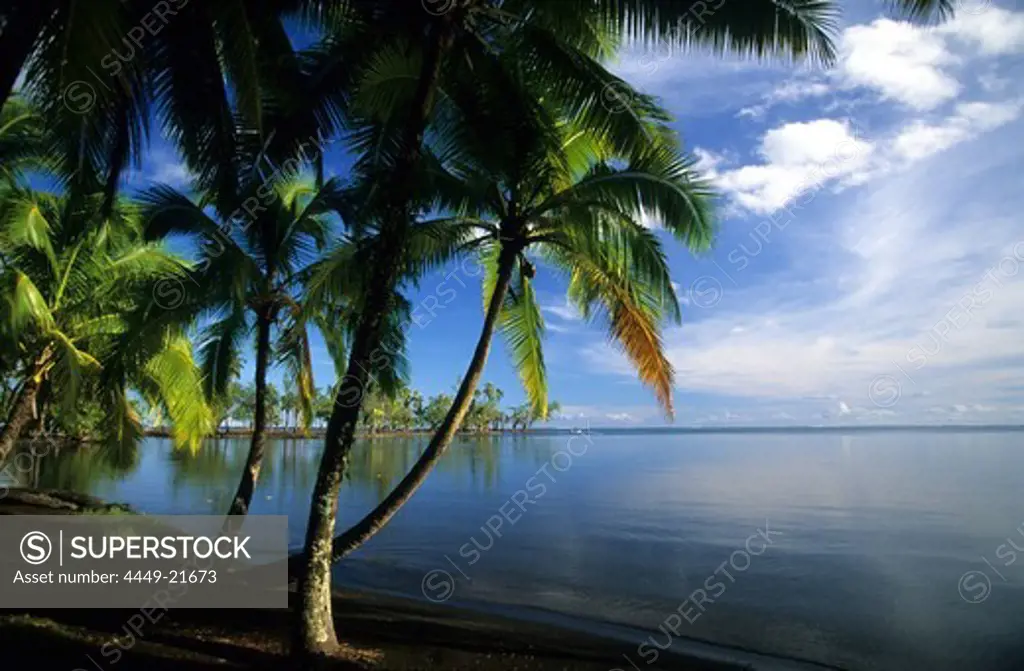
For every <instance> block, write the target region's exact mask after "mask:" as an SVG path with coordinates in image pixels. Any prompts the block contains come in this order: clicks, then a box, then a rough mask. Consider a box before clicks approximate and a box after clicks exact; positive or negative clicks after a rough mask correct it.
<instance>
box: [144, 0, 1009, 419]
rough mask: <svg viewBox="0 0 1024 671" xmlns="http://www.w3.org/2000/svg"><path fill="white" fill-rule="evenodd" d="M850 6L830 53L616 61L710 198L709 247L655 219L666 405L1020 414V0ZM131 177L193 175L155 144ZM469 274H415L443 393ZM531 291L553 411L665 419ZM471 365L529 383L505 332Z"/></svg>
mask: <svg viewBox="0 0 1024 671" xmlns="http://www.w3.org/2000/svg"><path fill="white" fill-rule="evenodd" d="M842 4H843V5H844V8H845V13H844V16H843V17H842V26H841V30H840V33H839V35H838V40H837V43H838V46H839V50H840V58H839V61H838V63H837V64H836V66H835V67H834V68H832V69H831V70H828V71H825V70H823V69H821V68H812V67H809V66H805V65H793V64H786V63H759V62H753V61H743V60H736V59H719V58H712V57H710V56H707V55H702V54H694V53H678V52H673V51H671V50H667V49H661V50H653V51H640V50H628V51H626V52H625V53H623V54H622V56H621V57H620V59H619V60H618V61H617V62H616V63H614V64H611V67H612V68H613V69H614V70H615V71H616V72H617V73H618V74H620V75H621V76H623V77H625V78H626V79H627V80H629V81H630V82H631V83H633V84H634V85H636V86H637V87H638V88H640V89H642V90H644V91H645V92H648V93H651V94H654V95H657V96H659V97H660V98H661V99H662V101H663V102H664V104H665V105H666V107H667V108H668V109H669V110H670V111H671V112H672V113H673V114H674V115H675V117H676V119H677V122H676V127H677V128H678V130H679V131H680V133H681V134H682V136H683V138H684V141H685V144H686V146H687V147H688V148H689V149H690V150H691V151H692V152H694V153H695V154H697V156H699V157H700V161H701V163H700V165H701V167H702V169H703V170H704V171H705V172H706V174H707V175H708V176H709V177H710V178H711V179H713V181H714V182H715V184H716V185H717V187H718V189H719V190H720V192H721V194H722V198H721V202H720V225H721V230H720V233H719V236H718V239H717V242H716V245H715V249H714V250H713V251H712V252H710V253H708V254H706V255H703V256H701V257H700V258H695V257H693V256H692V255H690V254H689V253H688V252H687V251H686V250H685V249H683V248H682V247H681V246H680V245H679V244H678V243H676V242H675V241H674V240H673V239H672V238H670V237H669V236H667V235H664V234H662V235H663V236H664V240H665V243H666V246H667V248H668V252H669V259H670V266H671V268H672V272H673V277H674V279H675V281H676V282H677V284H678V287H677V290H678V294H679V297H680V301H681V303H682V307H683V324H682V325H681V326H679V327H673V328H670V329H668V330H667V331H666V332H665V345H666V348H667V351H668V354H669V357H670V359H671V361H672V363H673V364H674V366H675V368H676V393H675V403H676V419H675V422H674V424H675V425H677V426H684V427H685V426H694V425H700V426H720V425H789V424H795V425H808V424H824V425H829V424H844V425H845V424H886V423H900V424H937V423H939V424H941V423H1003V422H1020V421H1022V420H1024V396H1022V390H1024V338H1021V328H1020V327H1021V326H1022V319H1024V316H1022V309H1024V281H1022V277H1024V273H1021V272H1020V266H1021V265H1024V225H1022V221H1021V215H1020V213H1021V212H1022V211H1024V208H1022V206H1024V192H1022V189H1021V184H1022V180H1021V177H1022V173H1024V142H1022V140H1024V121H1022V119H1021V117H1022V113H1024V77H1022V76H1021V75H1022V72H1024V67H1022V66H1024V11H1016V10H1014V9H1011V8H1012V7H1013V5H1011V4H1005V5H1002V6H1000V5H999V4H998V3H990V2H986V1H985V0H963V2H962V7H961V10H962V11H961V12H960V13H959V14H958V16H957V18H955V19H953V20H950V21H946V22H944V23H941V24H937V25H928V26H924V25H914V24H911V23H907V22H902V21H900V20H899V19H898V18H896V17H893V16H892V15H891V14H889V13H887V12H886V11H885V6H884V3H878V2H859V3H858V2H843V3H842ZM329 156H330V157H331V159H332V160H330V161H329V162H328V168H329V170H334V171H336V172H339V173H340V172H342V170H343V165H344V163H343V158H342V157H341V156H339V155H337V152H332V153H331V154H329ZM140 177H144V178H145V179H152V180H158V181H167V182H171V183H176V184H179V185H181V184H184V182H185V180H186V179H187V173H186V171H185V170H184V169H183V168H182V167H181V165H180V162H179V161H178V159H177V158H176V157H175V156H174V154H173V152H172V151H170V150H169V149H168V148H167V147H166V145H163V144H161V143H160V142H159V141H157V142H155V143H154V147H153V149H152V151H151V153H150V155H149V156H148V159H147V161H146V162H145V167H144V169H143V174H142V175H140ZM648 223H649V225H651V226H652V227H654V228H655V229H656V228H657V226H658V224H657V222H656V221H650V222H648ZM445 276H447V277H448V278H447V279H445ZM479 279H480V277H479V273H478V271H477V268H476V266H475V264H474V263H473V262H472V261H466V262H465V263H463V264H461V265H460V264H453V265H452V266H451V267H450V268H449V269H447V271H446V272H444V273H437V274H436V275H433V276H430V277H427V278H424V279H423V281H422V282H421V283H420V286H419V288H418V289H417V290H413V291H411V292H410V297H411V298H412V300H413V302H414V304H416V305H417V306H418V309H417V311H416V314H417V315H418V317H417V320H416V321H417V323H414V324H413V325H411V327H410V331H409V353H410V357H411V363H412V374H413V379H412V382H413V385H414V386H415V387H417V388H419V389H420V390H422V391H423V392H424V393H426V394H433V393H437V392H440V391H449V390H451V388H452V387H453V386H454V385H455V384H456V382H457V380H458V379H459V376H460V375H461V373H462V371H463V370H464V367H465V365H466V364H467V361H468V358H469V356H470V354H471V352H472V350H473V347H474V345H475V342H476V338H477V335H478V333H479V329H480V324H481V319H482V308H481V300H480V283H479ZM537 287H538V291H539V294H540V296H541V299H542V303H543V305H544V317H545V320H546V324H547V329H548V330H547V338H546V343H545V347H546V350H545V354H546V357H547V364H548V372H549V378H550V387H551V397H552V398H554V399H558V400H559V401H560V402H561V404H562V407H563V415H562V417H561V418H560V419H559V420H557V421H556V422H554V423H555V425H567V424H574V423H575V424H578V423H580V422H581V421H584V420H585V421H588V422H589V423H590V424H591V425H594V426H639V425H660V424H663V423H665V419H664V417H663V416H662V415H661V413H660V411H659V410H658V408H657V406H656V405H655V403H654V400H653V396H652V395H651V393H650V392H649V391H648V390H647V389H645V388H643V387H642V386H641V385H640V384H639V383H638V382H637V381H636V378H635V375H634V374H633V373H632V371H631V370H630V368H629V366H628V364H627V363H626V361H625V359H624V358H623V357H622V356H621V354H619V353H618V352H617V351H616V350H615V348H614V347H612V346H611V345H609V344H608V343H607V341H606V339H605V336H604V333H603V332H602V331H601V330H600V328H598V327H596V326H591V325H588V324H586V323H584V322H583V321H581V320H580V319H579V317H578V315H576V314H575V313H574V312H573V310H572V309H571V308H569V307H567V305H566V303H565V298H564V290H565V286H564V283H563V282H562V281H561V280H560V278H559V277H558V276H557V275H555V274H554V273H553V271H552V270H551V269H549V268H545V267H543V266H542V267H541V268H539V272H538V276H537ZM435 304H441V305H443V307H441V308H434V309H433V313H434V314H433V316H431V315H430V312H431V306H432V305H435ZM315 359H316V363H315V365H316V375H317V379H316V383H317V385H318V386H324V385H327V384H330V383H331V381H332V380H333V373H332V367H331V365H330V363H329V359H328V358H327V354H326V351H325V350H324V348H323V346H322V343H319V342H317V344H316V352H315ZM280 373H281V371H276V372H275V373H274V374H273V375H272V377H273V378H274V379H276V380H279V379H280ZM251 376H252V366H251V363H250V364H249V365H247V366H246V369H245V371H244V372H243V377H244V379H246V380H248V379H251ZM485 378H486V379H487V380H490V381H492V382H494V383H496V384H498V385H499V386H500V387H502V388H504V389H505V391H506V401H507V402H508V403H510V404H512V403H518V402H520V401H521V400H522V399H523V394H522V392H521V390H520V387H519V384H518V381H517V379H516V376H515V372H514V371H513V370H512V368H511V366H510V365H509V356H508V353H507V351H506V349H505V347H504V344H503V343H501V342H497V343H496V347H495V348H494V349H493V350H492V354H491V358H490V361H489V363H488V365H487V370H486V373H485Z"/></svg>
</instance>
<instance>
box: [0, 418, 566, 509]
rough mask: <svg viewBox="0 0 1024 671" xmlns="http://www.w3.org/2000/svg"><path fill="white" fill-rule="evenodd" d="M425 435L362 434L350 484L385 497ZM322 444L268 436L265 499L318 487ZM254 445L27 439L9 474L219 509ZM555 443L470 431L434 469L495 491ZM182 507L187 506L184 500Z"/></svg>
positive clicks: (49, 484) (21, 481)
mask: <svg viewBox="0 0 1024 671" xmlns="http://www.w3.org/2000/svg"><path fill="white" fill-rule="evenodd" d="M426 443H427V439H426V437H423V436H412V437H400V438H386V439H375V440H364V441H360V442H358V443H357V444H356V446H355V448H354V449H353V451H352V455H351V457H350V460H349V468H348V471H347V475H346V489H347V490H354V491H349V495H354V496H358V497H359V498H370V499H372V500H373V502H377V501H380V500H381V499H383V498H384V497H385V496H386V495H387V494H388V493H389V492H390V491H391V489H392V488H393V487H394V486H395V485H396V484H397V483H398V481H399V480H401V478H402V477H404V476H405V474H406V473H408V472H409V470H410V469H411V468H412V466H413V464H414V463H415V462H416V459H417V458H418V457H419V456H420V454H421V453H422V451H423V449H424V448H425V447H426ZM322 447H323V444H322V441H321V440H315V439H301V438H295V439H284V440H272V441H269V442H268V445H267V450H266V458H265V460H264V464H263V471H262V474H261V477H260V486H259V492H258V493H259V494H260V496H261V497H262V498H263V500H264V501H273V500H275V499H278V500H285V499H294V498H295V494H296V492H309V491H311V490H312V487H313V483H314V481H315V479H316V471H317V468H318V466H319V463H320V453H321V449H322ZM248 448H249V440H248V439H244V438H227V439H211V440H207V441H205V442H204V443H203V445H202V447H201V449H199V450H198V451H197V452H195V453H190V452H187V451H181V450H175V449H174V448H173V446H172V445H171V443H170V441H168V440H164V439H155V438H154V439H148V440H146V441H144V443H143V444H142V445H141V446H137V447H134V448H107V447H101V446H98V445H85V446H64V447H58V446H48V447H47V449H42V450H40V449H38V448H36V449H35V450H32V449H31V448H29V447H25V446H22V447H21V448H20V450H19V451H18V453H16V455H15V456H14V457H13V458H12V460H11V463H12V464H18V467H17V468H8V469H7V472H6V473H4V475H6V476H7V477H6V479H5V480H4V481H5V482H9V483H10V482H13V483H14V484H17V485H19V486H24V487H36V488H44V489H51V488H52V489H64V490H72V491H77V492H88V493H93V494H97V495H102V493H103V492H105V491H111V489H112V488H113V489H114V490H116V491H120V490H122V489H123V488H122V487H117V485H118V483H128V484H131V483H133V482H136V481H138V482H145V483H148V484H149V485H151V486H154V487H155V486H157V485H158V483H159V486H160V489H161V490H162V491H158V490H153V494H154V495H155V496H163V497H167V496H168V495H169V496H170V498H172V499H174V500H178V501H181V500H184V501H188V502H189V504H190V505H189V506H188V507H189V510H188V511H187V512H201V511H203V509H204V508H210V509H211V512H212V511H219V510H220V509H221V508H222V507H224V506H226V504H227V502H228V500H229V498H228V497H230V495H231V492H232V491H233V486H234V485H235V483H236V481H237V478H238V477H239V474H240V473H241V472H242V467H243V465H244V463H245V458H246V453H247V450H248ZM554 449H555V447H554V444H553V443H552V442H551V441H547V440H528V439H526V438H525V437H522V436H480V437H469V438H463V439H460V440H458V441H457V442H456V443H455V444H454V445H452V447H451V448H450V449H449V451H448V453H447V454H446V455H445V457H444V458H443V459H442V460H441V461H440V463H439V464H438V465H437V468H436V472H435V474H434V475H435V476H436V477H439V478H444V479H445V480H446V481H447V482H448V483H449V484H450V485H452V484H454V485H455V486H457V487H458V488H459V489H463V490H473V491H484V492H486V491H491V490H493V489H494V488H495V487H496V486H498V483H499V482H500V479H501V474H502V470H503V468H504V469H507V468H510V467H513V466H516V465H518V464H525V465H539V464H542V463H544V462H546V461H547V460H549V459H550V458H551V454H552V453H553V451H554ZM0 477H2V476H0ZM131 498H132V499H133V501H132V503H133V504H134V505H136V506H139V507H141V508H142V509H144V510H145V509H147V508H149V507H151V506H148V505H147V504H148V503H150V502H149V501H148V500H146V499H145V498H144V499H143V500H141V501H140V500H139V498H138V497H137V496H131ZM204 504H207V505H204ZM156 508H157V510H153V511H152V512H157V511H161V512H166V511H167V509H166V506H164V505H158V506H156ZM197 508H198V509H197ZM274 508H276V509H277V510H278V511H280V512H285V511H283V510H280V508H279V507H278V506H274ZM175 512H186V511H184V510H181V509H180V508H178V509H177V510H175ZM265 512H267V511H265Z"/></svg>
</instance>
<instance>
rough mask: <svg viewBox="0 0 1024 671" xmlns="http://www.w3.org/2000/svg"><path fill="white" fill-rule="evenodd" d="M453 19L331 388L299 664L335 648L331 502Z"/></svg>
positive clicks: (385, 302)
mask: <svg viewBox="0 0 1024 671" xmlns="http://www.w3.org/2000/svg"><path fill="white" fill-rule="evenodd" d="M452 14H453V12H449V13H447V14H446V15H445V16H444V17H442V18H441V19H440V22H439V23H438V25H437V29H436V30H435V32H434V35H433V39H432V40H431V41H430V44H429V45H428V47H427V50H426V53H425V54H424V58H423V63H422V69H421V70H420V76H419V81H418V83H417V86H416V92H415V95H414V97H413V102H412V104H411V107H410V109H411V113H410V118H409V122H408V124H407V125H406V128H405V133H404V137H403V143H402V146H403V149H402V151H401V153H400V155H399V157H398V159H397V160H396V165H395V168H394V170H393V171H392V174H391V175H389V183H390V184H391V185H393V188H394V189H395V193H394V197H393V199H392V203H393V205H392V207H391V208H390V210H389V211H388V212H387V213H386V216H385V218H384V221H383V222H382V227H381V247H380V248H381V250H382V253H381V255H380V257H379V259H378V262H377V264H376V265H375V268H374V273H373V276H372V277H371V281H370V285H369V292H368V295H367V297H366V303H365V307H364V309H363V313H362V315H361V316H360V319H359V324H358V326H357V328H356V333H355V337H354V338H353V343H352V350H351V352H350V354H349V360H348V366H347V368H346V371H347V373H346V375H345V377H344V378H343V379H342V381H341V384H340V385H339V386H338V392H337V395H336V397H335V400H334V408H333V409H332V411H331V418H330V421H328V423H327V433H326V436H325V438H324V452H323V456H322V457H321V459H320V468H319V470H318V472H317V478H316V485H315V486H314V488H313V496H312V500H311V501H310V511H309V523H308V524H307V526H306V541H305V549H304V555H305V566H304V567H303V570H302V571H301V574H300V576H299V602H300V604H301V606H300V609H299V612H298V614H297V622H296V632H295V641H294V643H293V646H292V649H293V651H294V652H295V653H297V654H299V655H300V656H301V657H304V658H306V660H313V659H315V658H316V657H318V656H321V655H324V654H329V653H330V652H333V651H334V650H335V649H336V648H337V645H338V640H337V636H336V634H335V632H334V619H333V614H332V610H331V553H332V549H331V545H332V539H333V536H334V524H335V521H336V519H337V514H338V495H339V494H340V491H341V481H342V478H343V476H344V473H345V468H346V466H347V464H348V456H349V453H350V452H351V451H352V444H353V442H354V439H355V431H356V424H357V422H358V421H359V410H360V408H361V407H362V404H363V396H364V393H365V391H366V390H367V384H368V382H369V378H370V375H369V371H370V370H371V369H372V368H373V366H374V361H373V360H374V358H375V356H376V355H377V354H379V351H380V350H379V344H380V342H381V339H382V335H383V331H384V318H385V316H386V315H387V313H388V311H389V310H390V309H391V307H392V298H393V294H394V291H395V287H396V286H397V284H398V279H399V276H400V271H401V262H402V256H403V254H404V247H405V237H406V232H407V231H408V227H409V217H410V212H409V202H410V200H411V198H412V192H411V187H410V183H411V181H412V177H413V170H414V168H415V167H416V165H417V163H418V162H419V160H420V155H421V151H422V145H423V136H424V133H425V132H426V128H427V120H428V118H429V116H430V110H431V109H432V107H433V101H434V96H435V94H436V90H437V86H438V82H439V80H440V76H441V65H442V63H443V61H444V55H445V53H446V52H447V51H448V49H449V48H450V47H451V43H452V36H453V29H452V20H453V19H452Z"/></svg>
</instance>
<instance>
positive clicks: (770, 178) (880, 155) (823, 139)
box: [714, 100, 1024, 214]
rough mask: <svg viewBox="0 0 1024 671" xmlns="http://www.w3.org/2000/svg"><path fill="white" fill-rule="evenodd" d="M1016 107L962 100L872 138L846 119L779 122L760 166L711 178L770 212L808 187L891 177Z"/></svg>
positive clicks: (1013, 113)
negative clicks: (944, 112)
mask: <svg viewBox="0 0 1024 671" xmlns="http://www.w3.org/2000/svg"><path fill="white" fill-rule="evenodd" d="M1022 109H1024V103H1022V102H1021V101H1019V100H1014V101H1006V102H998V103H994V102H982V101H977V102H968V103H961V104H959V105H957V106H956V108H955V113H954V114H953V115H951V116H948V117H946V118H945V119H942V120H941V121H939V122H925V121H921V120H915V121H911V122H909V123H907V124H906V125H905V126H903V127H902V128H897V129H896V130H895V131H894V132H890V133H889V134H880V135H879V136H878V137H876V138H869V137H867V136H866V135H865V134H864V133H863V132H862V131H860V129H854V127H853V126H852V124H851V123H850V122H849V121H847V120H836V119H817V120H814V121H808V122H801V123H789V124H784V125H782V126H780V127H778V128H773V129H771V130H769V131H768V132H766V133H765V134H764V135H763V136H762V139H761V144H760V148H759V150H758V153H759V154H760V155H761V156H762V158H763V159H764V160H763V162H761V163H755V164H751V165H746V166H741V167H739V168H735V169H732V170H726V171H724V172H722V173H715V175H714V178H715V181H716V183H717V184H718V186H719V188H721V189H722V190H723V191H724V192H725V193H726V194H727V195H729V196H730V197H731V198H732V199H733V201H734V202H735V203H736V204H738V205H739V206H741V207H742V208H744V209H746V210H749V211H751V212H755V213H758V214H765V213H771V212H774V211H776V210H779V209H781V208H783V207H786V206H787V205H788V204H789V203H791V202H792V201H793V200H795V199H796V198H797V197H799V196H800V195H801V194H803V193H804V192H807V191H811V190H812V189H813V190H817V189H820V188H823V187H825V186H827V185H838V186H849V185H852V184H862V183H865V182H867V181H868V180H870V179H873V178H877V177H881V176H883V175H886V174H889V173H890V172H891V171H892V170H894V169H896V168H897V167H899V166H906V165H907V164H908V163H912V162H915V161H919V160H922V159H925V158H927V157H929V156H931V155H933V154H936V153H938V152H940V151H944V150H946V149H949V148H951V147H953V146H955V145H957V144H960V143H962V142H965V141H967V140H970V139H973V138H975V137H977V136H979V135H981V134H982V133H984V132H987V131H991V130H993V129H995V128H998V127H1000V126H1003V125H1005V124H1007V123H1009V122H1010V121H1012V120H1014V119H1016V118H1017V117H1018V116H1020V113H1021V111H1022Z"/></svg>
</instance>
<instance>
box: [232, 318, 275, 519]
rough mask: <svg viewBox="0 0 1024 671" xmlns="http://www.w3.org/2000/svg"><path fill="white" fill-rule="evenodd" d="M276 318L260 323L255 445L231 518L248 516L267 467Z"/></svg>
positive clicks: (240, 483)
mask: <svg viewBox="0 0 1024 671" xmlns="http://www.w3.org/2000/svg"><path fill="white" fill-rule="evenodd" d="M271 320H272V317H271V316H270V315H269V314H268V313H266V312H263V313H261V314H260V316H259V318H258V321H257V326H256V328H257V335H256V338H257V341H256V410H255V413H254V419H253V427H252V442H251V443H250V444H249V456H248V457H247V458H246V460H245V468H244V469H243V470H242V479H241V480H239V482H238V489H237V490H236V491H235V497H234V499H232V501H231V508H229V509H228V515H245V514H247V513H248V512H249V506H250V505H251V504H252V495H253V492H254V491H255V490H256V481H257V480H259V477H260V469H261V468H262V467H263V452H264V447H265V444H266V422H267V363H268V361H269V360H270V322H271Z"/></svg>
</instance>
